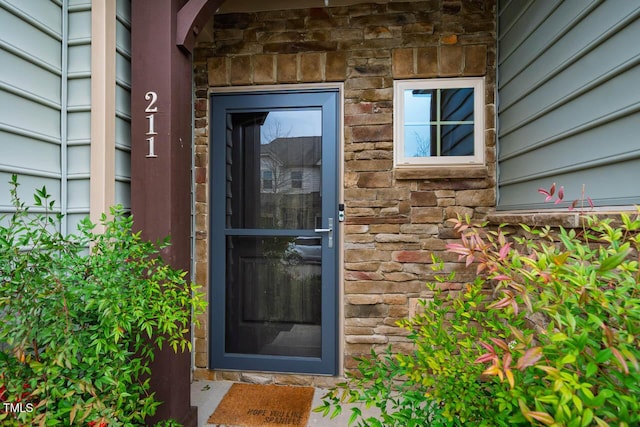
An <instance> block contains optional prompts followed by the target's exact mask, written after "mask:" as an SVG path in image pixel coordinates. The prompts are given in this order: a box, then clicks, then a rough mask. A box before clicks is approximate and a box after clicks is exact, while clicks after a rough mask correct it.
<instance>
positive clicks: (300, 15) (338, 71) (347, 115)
mask: <svg viewBox="0 0 640 427" xmlns="http://www.w3.org/2000/svg"><path fill="white" fill-rule="evenodd" d="M203 33H204V36H202V37H201V39H200V41H199V44H198V46H197V48H196V51H195V57H194V70H195V74H194V78H195V97H196V101H195V128H196V129H195V135H196V141H195V144H196V145H195V156H196V159H195V167H196V170H195V179H196V196H195V197H196V227H197V230H196V240H197V244H196V280H197V281H198V282H199V283H202V284H206V283H207V280H208V277H207V276H208V253H207V247H208V242H207V239H208V236H209V234H208V212H209V207H208V205H207V203H208V199H207V194H208V185H209V184H208V176H209V174H208V171H207V165H208V162H209V159H208V153H209V150H208V144H209V129H208V125H209V124H208V93H209V89H210V88H212V87H229V86H252V85H253V86H260V85H275V84H296V83H321V82H344V106H343V113H344V116H343V120H344V141H343V144H344V152H343V153H342V154H343V160H344V164H343V166H342V169H343V174H342V177H341V179H342V182H343V191H344V203H345V206H346V221H345V222H344V223H343V225H344V240H343V242H342V249H343V260H344V263H343V265H341V266H340V268H341V270H342V276H343V283H342V288H343V291H344V298H343V304H344V305H343V307H342V308H341V315H342V316H343V324H344V330H343V331H342V334H343V335H342V336H341V340H342V346H343V349H344V359H343V362H344V366H345V368H346V369H349V368H352V367H353V366H354V361H353V357H354V356H358V355H362V354H368V353H369V351H370V348H371V346H372V345H373V346H376V347H379V348H382V347H386V346H387V345H388V344H389V343H393V344H394V345H395V346H396V348H397V349H398V350H403V349H408V344H407V342H406V339H405V333H404V331H402V330H401V329H400V328H398V327H397V326H396V324H395V323H396V321H397V320H398V319H401V318H403V317H406V316H408V315H409V314H410V312H411V311H412V310H413V308H414V307H415V301H416V299H417V298H419V297H424V296H427V294H426V288H425V283H426V282H427V281H429V280H430V279H432V278H433V272H432V270H431V255H432V254H435V255H437V256H439V257H440V258H442V259H443V261H444V262H445V267H446V269H447V271H453V270H456V271H458V279H459V280H460V281H464V280H466V279H470V278H472V273H470V272H469V271H467V270H465V269H464V266H463V265H461V264H459V263H458V262H457V259H456V257H454V256H452V255H451V254H447V253H445V251H444V249H445V244H446V243H447V241H449V240H450V239H453V238H455V236H454V233H453V232H452V230H451V228H450V226H449V225H448V224H447V223H446V219H447V218H451V217H455V216H456V215H459V214H460V215H467V214H468V215H470V216H472V217H483V216H484V215H486V214H487V213H488V212H489V211H491V210H492V209H493V207H494V206H495V202H496V201H495V169H496V168H495V125H494V123H495V111H494V110H495V108H494V102H495V101H494V91H495V77H496V76H495V66H496V22H495V2H494V1H480V0H463V1H456V0H428V1H414V2H406V3H398V2H395V1H394V2H393V3H386V4H376V3H368V4H359V5H355V6H348V7H327V8H316V9H305V10H288V11H278V12H263V13H252V14H226V15H217V16H216V17H215V19H214V20H213V22H212V27H211V28H207V29H205V31H203ZM207 36H208V37H207ZM462 76H484V77H485V88H486V90H485V92H486V93H485V101H486V106H485V117H486V129H485V145H486V152H485V159H486V164H485V166H483V167H470V168H463V169H451V168H433V167H431V168H424V169H417V170H394V168H393V122H392V120H393V81H394V79H411V78H433V77H462ZM446 286H447V287H448V288H449V289H450V290H452V291H455V290H456V289H459V287H460V285H459V284H448V285H446ZM200 320H201V324H202V326H201V327H200V328H199V329H197V330H196V333H195V337H196V346H195V352H196V366H197V368H199V370H198V371H197V375H199V376H203V377H210V378H211V377H222V378H230V379H243V380H247V381H260V382H269V381H275V382H285V383H291V382H294V383H313V384H320V385H322V384H323V383H326V382H327V381H330V380H327V379H324V380H321V379H318V378H315V379H314V378H311V377H308V378H306V379H305V377H298V376H294V377H289V376H283V375H267V374H240V373H213V372H211V371H209V370H208V369H207V367H208V354H207V346H208V336H207V335H208V333H209V330H208V325H207V319H206V316H203V317H202V318H201V319H200Z"/></svg>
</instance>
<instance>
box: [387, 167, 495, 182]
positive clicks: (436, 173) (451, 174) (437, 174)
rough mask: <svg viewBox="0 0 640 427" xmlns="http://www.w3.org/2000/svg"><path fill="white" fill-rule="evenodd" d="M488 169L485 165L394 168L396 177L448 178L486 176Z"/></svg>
mask: <svg viewBox="0 0 640 427" xmlns="http://www.w3.org/2000/svg"><path fill="white" fill-rule="evenodd" d="M488 176H489V170H488V168H487V167H486V166H449V167H445V166H435V167H433V166H422V167H416V168H402V169H399V168H396V169H395V178H396V179H448V178H455V179H459V178H486V177H488Z"/></svg>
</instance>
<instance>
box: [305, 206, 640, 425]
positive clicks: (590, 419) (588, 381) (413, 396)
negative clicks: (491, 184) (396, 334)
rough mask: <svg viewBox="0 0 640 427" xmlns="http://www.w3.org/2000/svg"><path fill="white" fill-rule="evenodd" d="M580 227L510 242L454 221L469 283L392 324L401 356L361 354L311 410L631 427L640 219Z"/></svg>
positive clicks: (639, 373) (638, 386) (637, 386)
mask: <svg viewBox="0 0 640 427" xmlns="http://www.w3.org/2000/svg"><path fill="white" fill-rule="evenodd" d="M639 212H640V210H639ZM583 223H584V227H583V228H582V229H579V230H577V231H576V230H573V229H570V230H565V229H562V228H561V229H560V230H559V231H558V232H557V233H553V232H552V231H551V229H550V228H549V227H545V228H542V229H531V228H529V227H526V226H523V229H524V233H525V234H524V235H525V236H527V237H518V236H512V237H510V236H508V235H507V233H506V232H505V231H504V227H497V228H495V229H492V228H490V227H487V226H486V225H482V224H481V225H472V224H471V223H470V221H469V220H466V221H464V220H460V219H459V220H457V221H456V223H455V228H456V230H457V231H458V232H460V234H461V243H454V244H450V245H448V251H450V252H453V253H457V254H458V255H459V256H460V258H461V260H464V261H465V262H466V264H467V265H468V266H475V267H476V268H477V272H478V279H477V280H476V281H475V282H474V283H471V284H467V285H466V289H465V291H464V292H462V293H460V294H459V295H457V296H455V297H446V298H443V297H441V295H439V294H437V293H436V295H435V299H434V300H433V301H431V302H425V303H424V307H425V313H424V314H422V315H419V316H416V317H414V318H413V319H407V320H404V321H402V322H401V325H402V326H404V327H405V328H407V329H408V330H410V331H411V334H410V335H409V339H410V340H411V341H412V343H413V344H414V348H415V350H414V351H413V352H412V353H411V354H395V355H394V354H392V349H390V350H389V351H388V353H387V354H386V355H385V356H384V357H382V358H381V357H379V356H378V355H377V354H375V353H374V354H372V357H371V358H367V359H361V360H360V364H359V366H358V370H357V372H354V373H350V374H348V375H347V381H346V382H345V383H342V384H340V385H339V386H338V387H337V388H335V389H333V390H331V391H330V393H329V394H328V395H327V396H325V399H324V403H323V406H321V407H320V408H317V410H318V411H322V412H324V413H325V414H329V413H331V414H332V415H335V414H336V413H338V412H340V411H341V405H342V403H343V402H345V401H347V402H363V403H365V404H366V405H368V406H377V407H379V408H381V410H382V416H381V418H382V420H377V419H364V418H363V417H361V416H360V409H359V408H358V407H356V408H354V413H353V416H352V419H351V423H353V422H356V420H359V424H358V425H361V426H378V425H384V426H405V425H425V426H429V425H430V426H444V425H452V426H456V425H486V426H509V425H548V426H557V427H560V426H566V427H574V426H575V427H586V426H591V425H597V426H636V425H640V403H639V397H640V366H639V364H638V359H639V358H640V342H639V337H640V288H639V287H638V281H639V280H638V279H639V275H640V272H639V270H638V260H639V258H638V256H639V255H638V253H639V249H640V233H639V231H640V214H638V213H636V214H635V215H633V216H632V215H627V214H622V215H620V216H619V221H617V222H616V223H614V222H613V220H612V219H600V218H598V217H596V216H590V217H583ZM450 279H451V278H449V280H450ZM435 288H436V287H435V286H433V285H432V289H435ZM485 289H489V290H490V291H489V292H486V291H484V290H485ZM332 407H334V410H333V411H331V408H332ZM405 415H406V417H407V418H404V419H403V418H402V417H403V416H405ZM413 418H415V419H417V420H419V422H417V423H415V424H412V423H411V422H408V421H407V420H409V419H413Z"/></svg>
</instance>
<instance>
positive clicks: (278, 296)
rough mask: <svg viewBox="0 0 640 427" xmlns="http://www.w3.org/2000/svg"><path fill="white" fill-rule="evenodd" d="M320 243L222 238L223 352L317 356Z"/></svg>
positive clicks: (316, 239)
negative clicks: (224, 282)
mask: <svg viewBox="0 0 640 427" xmlns="http://www.w3.org/2000/svg"><path fill="white" fill-rule="evenodd" d="M320 243H321V238H319V237H303V236H300V237H253V236H252V237H248V236H229V237H227V257H226V258H227V272H226V273H227V292H226V294H227V301H226V312H227V323H226V325H227V330H226V334H225V336H226V342H225V347H226V348H225V351H226V352H227V353H241V354H259V355H276V356H300V357H320V355H321V334H320V332H321V326H320V321H321V315H320V307H321V285H322V283H321V270H322V261H321V250H322V247H321V246H320Z"/></svg>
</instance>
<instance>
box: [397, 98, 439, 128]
mask: <svg viewBox="0 0 640 427" xmlns="http://www.w3.org/2000/svg"><path fill="white" fill-rule="evenodd" d="M431 99H435V91H433V90H405V91H404V124H405V126H415V125H422V124H426V123H429V121H430V120H433V119H432V118H431V116H432V115H433V116H434V119H435V111H434V112H432V111H431V105H432V103H431Z"/></svg>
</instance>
